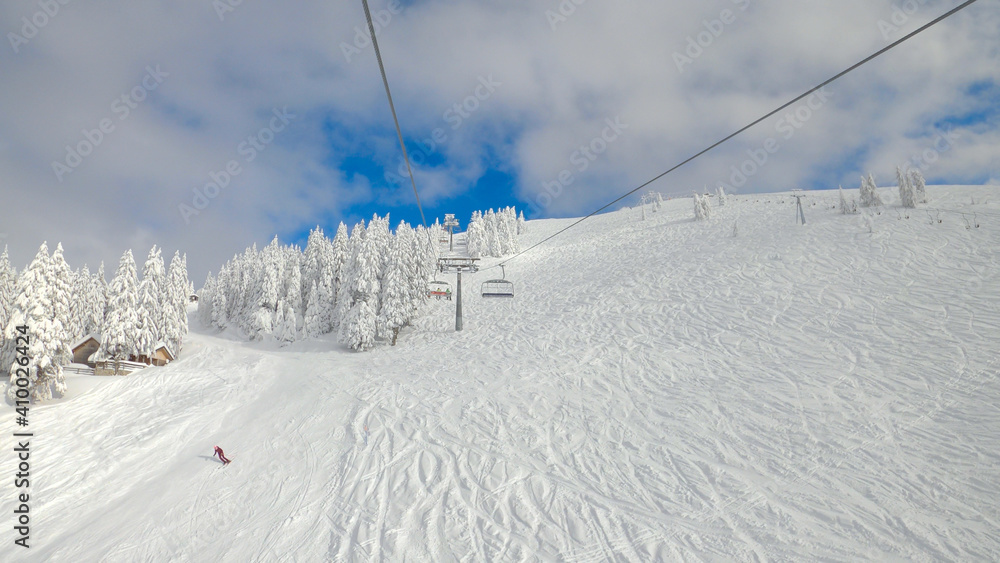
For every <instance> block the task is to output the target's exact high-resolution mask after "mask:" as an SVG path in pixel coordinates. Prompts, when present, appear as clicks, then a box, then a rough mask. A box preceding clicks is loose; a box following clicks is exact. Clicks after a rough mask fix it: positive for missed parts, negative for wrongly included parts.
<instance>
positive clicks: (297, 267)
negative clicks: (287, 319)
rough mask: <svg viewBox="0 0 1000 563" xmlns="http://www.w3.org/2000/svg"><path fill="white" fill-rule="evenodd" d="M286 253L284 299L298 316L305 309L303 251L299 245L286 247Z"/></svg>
mask: <svg viewBox="0 0 1000 563" xmlns="http://www.w3.org/2000/svg"><path fill="white" fill-rule="evenodd" d="M284 255H285V256H284V259H285V270H284V272H283V277H284V284H283V292H284V301H285V304H287V305H288V306H289V307H291V308H292V310H293V311H295V314H296V316H298V315H299V314H300V313H302V312H304V311H305V304H304V303H303V301H302V252H301V251H299V249H298V247H290V248H286V249H285V252H284Z"/></svg>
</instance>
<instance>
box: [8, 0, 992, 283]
mask: <svg viewBox="0 0 1000 563" xmlns="http://www.w3.org/2000/svg"><path fill="white" fill-rule="evenodd" d="M957 4H959V2H958V1H954V0H948V1H935V0H907V1H905V2H903V1H898V0H897V1H896V2H890V1H887V0H885V1H884V0H842V1H840V2H817V1H813V0H806V1H803V2H794V3H793V2H775V1H764V0H709V1H702V2H664V1H662V0H655V1H654V0H629V1H614V2H613V1H610V0H507V1H504V2H496V1H480V2H470V1H465V2H462V1H457V0H407V1H394V2H389V1H384V0H372V1H371V3H370V5H371V10H372V13H373V17H374V18H375V19H376V21H377V22H378V38H379V47H380V50H381V52H382V56H383V59H384V63H385V68H386V72H387V74H388V80H389V83H390V86H391V88H392V93H393V99H394V102H395V105H396V111H397V114H398V117H399V121H400V125H401V127H402V130H403V134H404V137H405V139H406V143H407V150H408V151H409V153H410V156H411V158H412V159H413V161H414V175H415V180H416V185H417V189H418V193H419V194H420V199H421V201H422V203H423V207H424V212H425V215H426V217H427V220H428V222H433V221H434V219H435V218H440V217H443V215H444V214H445V213H455V214H456V215H457V217H458V218H459V220H460V221H461V228H464V227H465V225H466V223H467V221H468V218H469V216H470V214H471V212H472V211H473V210H475V209H487V208H497V207H504V206H508V205H514V206H516V207H517V208H518V209H523V210H524V211H525V213H526V216H527V217H528V218H529V219H532V218H545V217H568V216H580V215H584V214H586V213H589V212H590V211H592V210H594V209H596V208H598V207H600V206H601V205H603V204H605V203H607V202H608V201H611V200H613V199H615V198H616V197H618V196H619V195H620V194H622V193H624V192H627V191H630V190H632V189H633V188H635V187H637V186H639V185H640V184H642V183H644V182H646V181H647V180H649V179H651V178H653V177H655V176H657V175H658V174H660V173H661V172H663V171H665V170H667V169H669V168H671V167H673V166H674V165H675V164H677V163H678V162H681V161H683V160H684V159H686V158H687V157H689V156H691V155H693V154H695V153H697V152H699V151H700V150H702V149H703V148H705V147H707V146H708V145H710V144H712V143H714V142H715V141H717V140H719V139H721V138H723V137H725V136H726V135H728V134H729V133H731V132H733V131H735V130H737V129H739V128H740V127H742V126H743V125H745V124H746V123H749V122H751V121H753V120H754V119H756V118H758V117H759V116H761V115H764V114H765V113H767V112H768V111H770V110H772V109H773V108H775V107H777V106H780V105H781V104H783V103H784V102H786V101H788V100H789V99H792V98H793V97H795V96H797V95H798V94H801V93H802V92H805V91H807V90H809V89H810V88H812V87H813V86H814V85H815V84H818V83H819V82H821V81H823V80H825V79H826V78H828V77H830V76H832V75H834V74H836V73H837V72H839V71H841V70H843V69H844V68H846V67H848V66H850V65H851V64H853V63H855V62H857V61H859V60H861V59H862V58H864V57H865V56H867V55H868V54H870V53H872V52H874V51H876V50H878V49H880V48H882V47H884V46H886V45H887V44H889V43H890V42H892V41H894V40H896V39H898V38H900V37H902V36H903V35H905V34H906V33H908V32H909V31H912V30H913V29H916V28H917V27H919V26H920V25H922V24H924V23H926V22H928V21H930V20H931V19H933V18H935V17H937V16H938V15H940V14H941V13H943V12H945V11H947V10H948V9H950V8H952V7H954V6H956V5H957ZM997 8H998V6H997V3H996V0H980V1H979V2H977V3H975V4H973V5H972V6H971V7H970V8H968V9H967V10H965V11H964V12H961V13H959V14H957V15H955V16H953V17H952V18H950V19H949V20H946V21H945V22H942V23H941V24H939V25H938V26H936V27H934V28H932V29H930V30H928V31H927V32H925V33H923V34H921V35H919V36H917V37H916V38H914V39H912V40H911V41H909V42H907V43H904V44H903V45H901V46H900V47H898V48H897V49H895V50H893V51H890V52H889V53H887V54H886V55H884V56H882V57H881V58H879V59H877V60H875V61H873V62H871V63H869V64H868V65H866V66H864V67H862V68H860V69H858V70H857V71H855V72H853V73H851V74H849V75H847V76H845V77H844V78H842V79H840V80H838V81H836V82H834V83H833V84H831V85H830V86H828V87H827V88H826V89H825V90H824V91H823V92H821V93H817V94H816V95H814V96H812V97H811V98H809V99H808V100H803V101H802V102H800V103H798V104H796V105H795V106H792V107H791V108H789V109H788V110H787V111H785V112H782V113H781V114H779V115H776V116H774V117H773V118H771V119H768V120H766V121H764V122H762V123H760V124H759V125H757V126H756V127H754V128H753V129H751V130H749V131H747V132H746V133H743V134H741V135H740V136H738V137H736V138H735V139H733V140H731V141H728V142H727V143H725V144H724V145H722V146H720V147H718V148H717V149H714V150H713V151H711V152H709V153H708V154H706V155H705V156H704V157H702V158H699V159H698V160H696V161H694V162H692V163H690V164H687V165H685V166H683V167H681V168H680V169H678V170H677V171H676V172H674V173H672V174H670V175H668V176H666V177H664V178H662V179H660V180H658V181H657V182H655V183H653V184H652V185H650V186H649V189H651V190H655V191H658V192H660V193H662V194H663V195H664V196H666V197H682V196H690V195H691V194H692V193H693V192H695V191H698V192H701V191H703V190H704V189H705V188H706V187H707V188H708V189H712V190H714V188H715V187H716V186H718V185H720V184H721V185H723V186H725V189H726V190H727V191H728V192H735V193H754V192H767V191H782V190H789V189H793V188H801V189H807V190H808V189H830V188H836V187H837V186H838V185H843V186H844V187H845V188H857V187H858V185H859V183H860V178H859V177H860V175H861V174H862V173H868V172H871V173H874V175H875V177H876V180H877V181H878V183H879V185H893V184H894V183H895V176H894V172H895V167H896V166H899V165H903V166H908V167H910V168H919V169H921V170H922V171H923V173H924V175H925V177H926V178H927V180H928V183H929V184H987V183H988V184H1000V164H998V163H1000V159H998V158H997V155H998V154H1000V134H998V128H997V125H998V123H1000V41H998V39H997V34H996V30H997V29H998V28H1000V10H998V9H997ZM0 31H3V33H4V37H5V43H6V44H5V45H2V46H0V77H2V79H0V243H3V244H7V245H8V247H9V252H10V255H11V261H12V262H13V264H14V265H15V266H17V267H18V268H21V267H23V266H24V265H25V264H27V262H28V261H30V259H31V258H32V256H34V254H35V253H36V252H37V249H38V246H39V245H40V244H41V242H42V241H48V243H49V246H50V247H54V246H55V243H57V242H61V243H62V244H63V247H64V248H65V255H66V259H67V261H68V262H69V263H70V265H71V266H72V267H74V268H78V267H80V266H82V265H83V264H84V263H87V264H88V265H89V266H90V268H91V270H95V269H96V265H97V264H98V263H99V262H101V261H104V262H105V267H106V270H107V276H108V277H109V278H110V277H111V275H112V274H113V271H114V269H115V267H116V265H117V262H118V258H119V257H120V256H121V254H122V253H123V252H124V251H125V250H126V249H128V248H131V249H133V252H134V253H135V255H136V256H137V259H138V260H139V261H140V262H141V260H142V257H144V256H145V255H146V253H147V252H148V250H149V248H150V247H151V246H152V245H154V244H156V245H158V246H160V247H161V248H163V249H164V254H165V255H166V256H169V255H172V254H173V252H174V250H178V249H179V250H180V251H182V252H185V253H187V255H188V268H189V272H190V274H191V277H192V279H193V280H194V281H195V284H196V285H198V286H200V284H201V282H202V280H204V277H205V274H206V273H207V272H208V271H210V270H213V271H214V270H217V269H218V267H219V266H220V265H221V264H222V263H224V262H225V261H226V260H228V259H229V258H230V257H232V256H233V255H234V254H236V253H239V252H242V251H243V250H244V249H245V248H246V247H248V246H250V245H251V244H255V243H256V244H258V245H262V244H266V243H267V242H268V241H270V240H271V239H272V238H273V237H274V236H275V235H277V236H278V237H279V239H280V240H281V241H282V242H286V243H297V244H302V245H304V243H305V238H306V236H307V235H308V231H309V229H310V228H312V227H314V226H316V225H320V226H322V227H323V228H324V230H325V231H326V232H327V234H329V235H330V236H332V234H333V232H334V231H335V230H336V226H337V224H338V223H339V222H340V221H344V222H345V223H347V224H348V226H349V227H350V226H353V224H354V223H356V222H357V221H359V220H362V219H367V218H370V217H371V215H372V214H373V213H378V214H380V215H384V214H386V213H389V214H390V218H391V219H392V221H393V223H394V224H395V223H397V222H398V221H400V220H405V221H408V222H410V223H412V224H417V223H419V222H420V221H421V219H420V213H419V211H418V210H417V207H416V205H415V200H414V195H413V189H412V187H411V186H410V183H409V178H408V177H407V176H406V175H405V166H404V167H403V168H402V172H404V173H403V174H400V172H401V169H400V165H401V164H402V162H403V161H402V154H401V151H400V147H399V142H398V139H397V136H396V132H395V128H394V126H393V122H392V115H391V113H390V111H389V105H388V102H387V100H386V96H385V91H384V89H383V86H382V81H381V78H380V76H379V72H378V65H377V62H376V59H375V54H374V50H373V48H372V46H371V45H370V44H369V39H368V36H367V27H366V23H365V18H364V10H363V7H362V4H361V1H360V0H358V1H351V2H315V1H311V0H301V1H298V2H295V3H285V4H283V3H275V2H259V1H252V0H243V1H239V0H196V1H195V0H192V1H186V2H177V1H175V0H163V1H139V2H125V1H118V0H114V1H112V0H106V1H92V2H82V1H74V0H32V1H21V0H18V1H12V2H3V3H0ZM637 199H638V195H636V196H633V197H631V198H628V199H626V200H624V201H623V202H622V203H621V204H620V205H626V204H634V203H635V202H636V201H637ZM616 207H617V206H616ZM140 267H141V264H140Z"/></svg>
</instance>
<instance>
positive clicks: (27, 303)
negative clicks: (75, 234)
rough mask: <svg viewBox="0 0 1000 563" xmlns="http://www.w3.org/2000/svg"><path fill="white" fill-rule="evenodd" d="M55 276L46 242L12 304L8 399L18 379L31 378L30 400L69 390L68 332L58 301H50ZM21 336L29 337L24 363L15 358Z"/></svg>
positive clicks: (7, 341) (6, 338)
mask: <svg viewBox="0 0 1000 563" xmlns="http://www.w3.org/2000/svg"><path fill="white" fill-rule="evenodd" d="M54 275H56V273H55V269H54V268H53V263H52V260H51V258H50V257H49V249H48V246H47V245H46V244H45V243H42V246H41V247H40V248H39V249H38V254H36V255H35V259H34V260H32V261H31V264H29V265H28V268H27V269H26V270H25V271H24V272H23V274H22V275H21V277H20V279H19V280H18V286H17V289H16V290H15V291H16V293H17V297H16V298H15V299H14V303H13V305H12V306H11V313H10V319H9V320H8V322H7V326H6V327H5V328H4V333H3V334H4V352H3V354H2V356H3V357H4V365H3V368H4V369H6V370H7V371H8V373H9V375H10V385H9V386H8V387H7V398H8V399H9V400H10V401H14V400H16V399H17V395H16V392H17V390H18V389H19V386H18V385H17V384H16V382H17V379H18V378H21V377H24V378H26V379H27V380H28V385H27V391H28V393H29V396H30V397H31V399H33V400H35V401H46V400H48V399H51V398H52V396H53V393H55V394H56V395H59V396H62V395H63V394H65V393H66V380H65V377H64V376H63V371H62V365H63V363H64V360H65V356H66V349H65V347H66V345H65V340H66V336H65V334H66V331H65V328H64V327H63V325H62V324H61V323H60V321H59V320H58V318H57V317H58V313H57V312H56V310H55V309H57V308H58V305H57V304H54V303H53V302H52V301H51V298H52V296H53V294H54V290H53V288H51V287H50V280H51V277H52V276H54ZM18 336H25V337H27V339H28V345H27V348H28V349H27V354H22V355H21V357H24V358H27V364H26V365H21V364H20V363H18V362H17V361H15V359H16V358H17V357H18V355H17V353H16V349H15V348H16V342H17V337H18Z"/></svg>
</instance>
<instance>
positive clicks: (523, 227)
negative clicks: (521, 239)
mask: <svg viewBox="0 0 1000 563" xmlns="http://www.w3.org/2000/svg"><path fill="white" fill-rule="evenodd" d="M527 232H528V222H527V221H525V220H524V211H522V212H521V214H520V215H518V217H517V234H519V235H523V234H525V233H527Z"/></svg>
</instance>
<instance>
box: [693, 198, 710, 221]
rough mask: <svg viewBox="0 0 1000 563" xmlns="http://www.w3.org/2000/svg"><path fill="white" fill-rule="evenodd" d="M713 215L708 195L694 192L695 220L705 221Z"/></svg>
mask: <svg viewBox="0 0 1000 563" xmlns="http://www.w3.org/2000/svg"><path fill="white" fill-rule="evenodd" d="M711 216H712V208H711V206H710V205H709V201H708V196H702V195H698V194H694V219H695V221H705V220H707V219H709V218H710V217H711Z"/></svg>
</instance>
